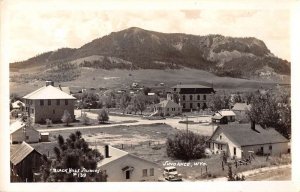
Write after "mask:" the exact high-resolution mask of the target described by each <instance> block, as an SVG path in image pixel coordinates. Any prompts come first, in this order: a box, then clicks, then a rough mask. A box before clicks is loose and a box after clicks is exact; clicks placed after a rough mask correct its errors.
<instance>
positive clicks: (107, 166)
mask: <svg viewBox="0 0 300 192" xmlns="http://www.w3.org/2000/svg"><path fill="white" fill-rule="evenodd" d="M97 149H98V150H99V152H100V153H101V154H103V156H104V159H103V160H101V161H100V162H99V163H98V168H99V169H100V170H102V171H104V172H105V173H106V174H107V176H108V177H107V181H118V182H123V181H158V178H159V176H160V174H161V173H160V171H159V169H158V165H157V164H156V163H153V162H151V161H148V160H145V159H142V158H140V157H137V156H135V155H132V154H130V153H128V152H126V151H122V150H120V149H117V148H115V147H112V146H109V145H105V146H99V147H97Z"/></svg>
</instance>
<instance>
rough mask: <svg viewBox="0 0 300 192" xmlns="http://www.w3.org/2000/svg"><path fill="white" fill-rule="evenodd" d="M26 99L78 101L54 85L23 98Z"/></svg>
mask: <svg viewBox="0 0 300 192" xmlns="http://www.w3.org/2000/svg"><path fill="white" fill-rule="evenodd" d="M23 98H24V99H33V100H34V99H76V98H75V97H73V96H72V95H69V94H67V93H65V92H64V91H62V90H60V88H57V87H53V86H52V85H48V86H44V87H42V88H40V89H38V90H36V91H33V92H31V93H29V94H27V95H25V96H24V97H23Z"/></svg>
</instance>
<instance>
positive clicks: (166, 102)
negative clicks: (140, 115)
mask: <svg viewBox="0 0 300 192" xmlns="http://www.w3.org/2000/svg"><path fill="white" fill-rule="evenodd" d="M157 106H160V107H180V105H178V104H177V103H175V102H174V101H171V100H164V101H161V102H160V103H158V104H157Z"/></svg>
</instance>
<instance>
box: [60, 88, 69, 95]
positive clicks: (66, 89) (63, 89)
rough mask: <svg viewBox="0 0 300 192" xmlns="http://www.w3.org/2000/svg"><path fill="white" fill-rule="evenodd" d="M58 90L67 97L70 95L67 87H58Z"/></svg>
mask: <svg viewBox="0 0 300 192" xmlns="http://www.w3.org/2000/svg"><path fill="white" fill-rule="evenodd" d="M58 88H59V89H60V90H62V91H63V92H65V93H67V94H69V95H70V94H71V91H70V88H69V87H58Z"/></svg>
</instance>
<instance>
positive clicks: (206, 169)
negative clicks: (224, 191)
mask: <svg viewBox="0 0 300 192" xmlns="http://www.w3.org/2000/svg"><path fill="white" fill-rule="evenodd" d="M205 172H206V174H207V165H206V166H205Z"/></svg>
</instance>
